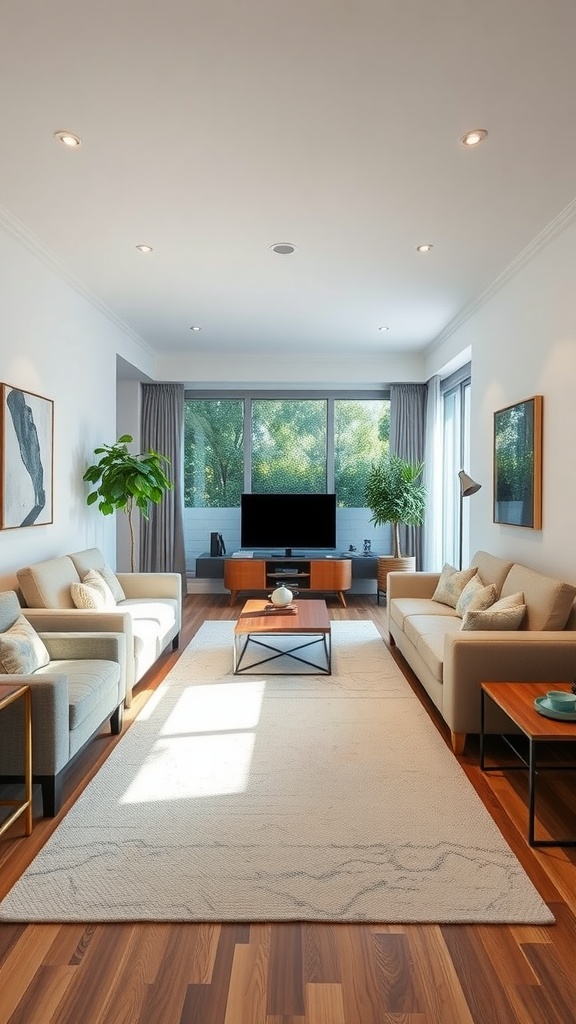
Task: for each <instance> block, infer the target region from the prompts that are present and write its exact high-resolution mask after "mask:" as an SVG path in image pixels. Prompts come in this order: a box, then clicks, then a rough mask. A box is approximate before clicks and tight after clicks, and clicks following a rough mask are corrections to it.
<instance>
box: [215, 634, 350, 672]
mask: <svg viewBox="0 0 576 1024" xmlns="http://www.w3.org/2000/svg"><path fill="white" fill-rule="evenodd" d="M262 635H263V634H262V633H259V634H257V635H256V634H254V633H246V634H244V635H242V636H235V637H234V675H240V674H241V673H242V672H253V671H254V669H256V668H260V667H261V666H262V665H268V664H269V663H270V662H272V661H276V659H277V658H291V659H292V660H293V661H297V662H299V663H300V664H301V665H307V666H308V667H309V668H310V669H312V671H311V672H299V675H326V676H329V675H331V673H332V637H331V634H330V633H320V634H318V636H310V634H303V635H300V636H298V634H296V633H294V634H292V638H293V639H294V640H297V641H299V642H298V643H295V644H294V646H292V647H280V646H279V645H278V641H277V642H276V644H274V643H271V642H270V641H272V640H273V639H274V637H275V636H277V637H278V638H280V637H282V639H283V640H286V637H287V635H288V634H286V633H277V634H276V633H266V634H264V635H265V637H266V640H263V639H262ZM318 644H320V646H321V648H322V664H318V662H316V661H310V660H309V659H308V658H304V657H302V655H301V654H299V653H298V652H300V651H306V650H308V648H310V647H315V646H316V645H318ZM249 647H251V648H254V647H260V648H262V651H268V652H270V653H268V655H267V656H266V657H262V658H261V659H260V660H259V661H250V663H249V664H248V665H246V666H245V667H243V664H242V663H243V661H244V658H245V656H246V654H247V652H248V648H249ZM277 675H289V673H288V672H285V673H284V672H283V673H280V672H278V673H277Z"/></svg>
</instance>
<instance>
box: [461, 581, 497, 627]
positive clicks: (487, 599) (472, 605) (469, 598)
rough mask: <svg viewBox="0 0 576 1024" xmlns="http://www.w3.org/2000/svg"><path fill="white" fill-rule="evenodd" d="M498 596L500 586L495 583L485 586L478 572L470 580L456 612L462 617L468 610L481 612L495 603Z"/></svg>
mask: <svg viewBox="0 0 576 1024" xmlns="http://www.w3.org/2000/svg"><path fill="white" fill-rule="evenodd" d="M497 596H498V588H497V586H496V584H495V583H489V584H488V586H487V587H485V586H484V584H483V583H482V580H481V579H480V576H479V575H478V573H476V575H475V576H473V577H472V579H471V580H469V581H468V583H467V584H466V586H465V587H464V590H463V591H462V593H461V594H460V597H459V598H458V600H457V602H456V614H457V615H459V616H460V618H461V619H463V618H464V616H465V614H466V612H480V611H484V609H485V608H489V607H490V605H491V604H494V601H495V600H496V598H497Z"/></svg>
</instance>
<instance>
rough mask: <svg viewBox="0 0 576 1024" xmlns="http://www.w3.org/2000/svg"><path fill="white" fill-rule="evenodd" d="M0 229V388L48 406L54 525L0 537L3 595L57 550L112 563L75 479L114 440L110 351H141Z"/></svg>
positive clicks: (105, 532)
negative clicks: (89, 553)
mask: <svg viewBox="0 0 576 1024" xmlns="http://www.w3.org/2000/svg"><path fill="white" fill-rule="evenodd" d="M2 224H3V221H2V217H1V216H0V325H1V326H0V360H1V361H0V365H1V370H0V380H2V381H3V382H4V383H7V384H10V385H12V386H14V387H17V388H22V389H23V390H26V391H33V392H35V393H37V394H39V395H42V396H44V397H46V398H50V399H52V400H53V401H54V496H53V510H54V512H53V516H54V522H53V523H52V524H50V525H47V526H31V527H26V528H21V529H12V530H1V531H0V589H13V588H14V587H15V586H16V585H17V581H16V576H15V572H16V569H18V568H20V567H21V566H24V565H28V564H30V563H31V562H35V561H38V560H40V559H44V558H50V557H52V556H54V555H59V554H62V553H64V552H67V551H75V550H79V549H81V548H84V547H91V546H97V547H100V548H101V549H102V550H103V551H104V553H105V555H106V558H107V559H108V560H109V562H110V564H111V565H114V564H115V559H116V532H115V524H114V518H113V517H104V516H102V515H101V514H100V513H99V512H98V511H97V510H95V509H92V508H88V507H87V505H86V494H87V493H88V491H87V485H86V484H85V483H84V482H83V481H82V475H83V473H84V470H85V469H86V466H87V465H88V464H89V463H90V462H92V461H94V458H93V451H94V448H95V447H97V446H98V445H99V444H101V443H102V442H103V441H104V442H106V443H111V442H113V441H114V440H115V439H116V352H117V351H119V352H121V353H123V354H124V355H125V356H126V358H128V359H130V360H131V361H132V362H134V360H135V359H136V357H137V356H138V358H139V359H140V361H141V362H145V353H143V352H139V349H138V345H137V344H135V342H134V339H133V338H131V337H129V336H128V334H126V333H124V332H123V331H122V330H121V328H120V326H119V325H117V324H116V323H114V322H113V321H112V320H111V319H110V318H109V317H107V316H106V315H105V314H104V312H102V311H101V310H100V309H98V308H97V307H96V305H94V304H93V303H91V302H90V301H88V299H87V298H86V297H85V295H83V294H82V293H81V291H80V290H78V289H76V288H75V287H73V286H72V284H70V283H68V282H67V281H66V280H65V279H64V277H63V276H61V275H60V274H59V273H57V272H56V271H55V270H54V269H53V268H52V267H51V266H50V264H49V261H48V260H46V259H45V258H43V254H42V253H39V254H36V253H35V252H34V251H32V248H31V246H30V244H29V243H28V242H27V240H26V239H24V240H20V239H18V238H17V237H15V236H14V234H13V233H12V232H8V231H5V230H3V227H2ZM7 486H8V487H9V486H10V481H9V480H8V481H7Z"/></svg>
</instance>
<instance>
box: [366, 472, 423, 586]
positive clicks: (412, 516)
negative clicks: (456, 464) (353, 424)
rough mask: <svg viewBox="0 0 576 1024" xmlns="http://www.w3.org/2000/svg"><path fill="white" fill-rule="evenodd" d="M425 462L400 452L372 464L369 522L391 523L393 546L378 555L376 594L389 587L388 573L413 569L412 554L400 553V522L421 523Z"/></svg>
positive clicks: (413, 524) (367, 490)
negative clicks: (413, 460)
mask: <svg viewBox="0 0 576 1024" xmlns="http://www.w3.org/2000/svg"><path fill="white" fill-rule="evenodd" d="M423 468H424V463H422V462H409V461H408V460H407V459H403V458H401V456H399V455H390V454H389V455H386V456H385V457H384V458H383V459H381V461H380V462H378V463H374V464H373V465H372V468H371V470H370V472H369V474H368V480H367V482H366V491H365V500H366V505H367V506H368V508H369V509H370V510H371V512H372V516H371V517H370V522H372V523H374V525H375V526H384V525H385V524H386V523H391V524H392V527H393V531H392V536H393V543H394V549H393V553H392V555H381V556H379V558H378V580H377V589H376V596H377V599H378V601H379V600H380V592H381V591H383V592H384V593H385V592H386V590H387V586H388V573H389V572H392V571H393V570H394V571H408V572H409V571H414V569H415V568H416V558H415V556H414V555H406V556H403V555H402V550H401V545H400V525H401V524H403V525H404V526H422V524H423V522H424V516H425V513H426V499H427V494H426V488H425V486H424V484H423V483H422V470H423Z"/></svg>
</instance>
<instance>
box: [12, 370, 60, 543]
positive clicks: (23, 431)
mask: <svg viewBox="0 0 576 1024" xmlns="http://www.w3.org/2000/svg"><path fill="white" fill-rule="evenodd" d="M0 398H1V402H2V409H1V420H0V446H1V457H2V477H1V494H0V528H1V529H3V530H9V529H14V528H17V527H22V526H44V525H46V524H47V523H51V522H52V467H53V447H54V402H53V401H52V400H51V399H50V398H42V396H41V395H35V394H33V393H32V392H31V391H22V389H21V388H14V387H12V386H11V385H10V384H0Z"/></svg>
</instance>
